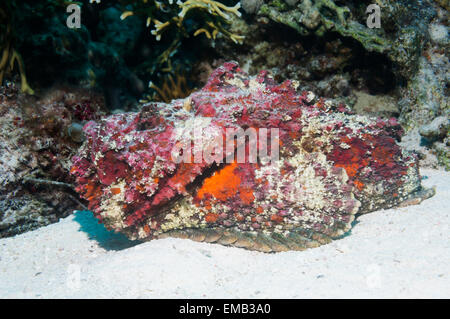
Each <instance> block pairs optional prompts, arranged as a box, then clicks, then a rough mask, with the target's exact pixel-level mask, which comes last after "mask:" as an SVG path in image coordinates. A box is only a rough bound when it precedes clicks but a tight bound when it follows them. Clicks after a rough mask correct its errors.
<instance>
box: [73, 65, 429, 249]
mask: <svg viewBox="0 0 450 319" xmlns="http://www.w3.org/2000/svg"><path fill="white" fill-rule="evenodd" d="M297 86H298V84H297V83H296V82H295V81H289V80H288V81H285V82H283V83H282V84H277V83H275V82H274V81H273V79H272V78H271V77H270V75H269V74H268V73H267V72H265V71H262V72H260V73H259V74H258V75H257V76H254V77H251V76H249V75H247V74H246V73H244V72H243V71H242V70H241V69H240V68H239V66H238V64H237V63H234V62H229V63H225V64H224V65H223V66H221V67H219V68H218V69H216V70H215V71H214V72H213V74H212V75H211V76H210V78H209V80H208V82H207V84H206V85H205V87H204V88H203V89H201V90H200V91H198V92H195V93H193V94H191V95H190V96H189V97H188V98H186V99H179V100H175V101H173V102H172V103H170V104H164V103H150V104H147V105H144V106H143V108H142V110H141V111H140V112H138V113H125V114H116V115H111V116H109V117H106V118H103V119H101V120H99V121H98V122H92V121H91V122H88V123H87V124H86V125H85V126H84V132H85V135H86V141H85V143H84V144H83V146H82V147H81V149H80V152H79V154H78V155H77V156H75V157H74V158H73V166H72V168H71V173H72V174H73V175H74V176H75V177H76V185H77V187H76V189H77V191H78V192H79V194H80V195H81V196H82V197H83V198H84V199H86V200H88V201H89V209H90V210H92V211H93V213H94V215H95V216H96V217H97V218H98V219H99V220H100V221H101V222H102V223H104V224H105V226H106V227H107V228H108V229H113V230H115V231H119V232H122V233H124V234H125V235H127V236H128V237H129V238H130V239H141V240H143V239H146V240H149V239H156V238H164V237H167V236H171V237H178V238H189V239H192V240H196V241H201V242H208V243H219V244H223V245H231V246H236V247H242V248H247V249H251V250H258V251H263V252H278V251H287V250H303V249H306V248H311V247H317V246H320V245H322V244H326V243H329V242H330V241H332V240H333V239H337V238H340V237H341V236H343V235H344V234H346V233H347V232H348V231H349V230H350V229H351V227H352V222H353V221H354V219H355V217H356V216H357V215H359V214H365V213H368V212H371V211H374V210H378V209H383V208H389V207H393V206H396V205H405V204H414V203H419V202H420V201H421V200H422V199H424V198H427V197H430V196H432V195H433V190H427V189H424V188H422V186H421V183H420V182H421V177H420V175H419V172H418V165H417V159H416V157H415V156H414V155H413V154H409V153H408V152H406V151H405V150H402V149H401V148H400V146H399V145H398V144H397V141H398V140H399V138H400V136H401V134H402V129H401V127H400V125H399V124H398V123H397V121H396V120H395V119H390V120H381V119H376V118H369V117H365V116H360V115H355V114H352V112H351V111H350V110H349V109H348V108H347V107H346V106H345V105H343V104H341V105H335V104H333V103H331V102H329V101H326V100H324V99H318V98H316V97H315V96H314V94H313V93H312V92H298V91H297ZM229 129H235V130H236V131H237V130H241V131H240V132H242V131H244V132H249V131H250V132H256V133H258V134H259V133H261V132H263V133H265V134H266V135H260V136H263V138H262V139H261V138H260V140H259V141H257V142H254V141H252V140H253V139H252V137H255V136H252V134H247V133H245V134H244V135H243V138H241V137H242V136H238V134H236V135H235V136H233V135H231V136H230V135H229V134H228V133H227V132H228V131H229ZM249 129H252V131H251V130H249ZM193 131H200V132H201V133H202V134H201V135H200V138H199V137H198V136H197V137H196V134H194V133H195V132H194V133H192V132H193ZM253 135H257V134H253ZM199 141H200V142H199ZM274 141H275V142H274ZM230 145H231V147H230ZM268 145H270V146H271V147H272V148H271V149H270V150H267V146H268ZM273 147H275V148H276V150H275V149H273ZM252 148H253V150H255V149H256V150H257V151H258V152H256V155H255V152H253V151H252ZM263 148H264V150H265V152H260V151H262V150H263ZM238 150H243V151H244V160H243V161H242V160H241V161H238V160H237V158H238V157H237V155H238V154H234V151H236V152H237V151H238ZM174 154H175V155H176V156H174ZM275 154H276V155H278V156H277V157H274V156H272V155H275ZM255 156H256V157H255ZM180 159H181V160H180ZM226 159H227V160H226ZM241 159H242V158H241Z"/></svg>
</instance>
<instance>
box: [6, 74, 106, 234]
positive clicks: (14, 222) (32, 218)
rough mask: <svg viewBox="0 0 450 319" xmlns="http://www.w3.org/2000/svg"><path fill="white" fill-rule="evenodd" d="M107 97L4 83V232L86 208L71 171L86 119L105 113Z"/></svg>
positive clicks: (33, 226) (18, 230) (29, 227)
mask: <svg viewBox="0 0 450 319" xmlns="http://www.w3.org/2000/svg"><path fill="white" fill-rule="evenodd" d="M103 105H104V102H103V98H102V97H101V96H99V95H95V94H92V93H90V92H87V91H85V90H76V89H67V88H66V89H64V88H60V89H58V90H56V89H53V90H51V91H49V92H47V93H46V94H43V95H42V97H40V98H37V97H32V96H27V95H23V94H20V93H19V88H18V87H16V86H15V85H14V84H12V83H10V84H8V85H6V86H4V87H1V88H0V237H6V236H13V235H16V234H20V233H23V232H25V231H29V230H33V229H36V228H38V227H42V226H45V225H48V224H50V223H54V222H57V221H58V220H59V219H60V218H61V217H65V216H68V215H69V214H71V213H72V212H73V210H74V209H83V207H84V205H83V203H82V202H81V201H80V199H79V198H78V196H77V194H76V192H75V191H74V188H73V186H72V183H73V181H74V179H73V178H72V177H71V176H70V175H69V168H70V165H71V158H72V156H74V155H75V154H76V151H77V149H78V147H79V146H80V145H81V143H82V142H83V141H84V134H83V131H82V127H83V124H84V123H86V121H88V120H94V119H98V118H99V117H100V116H101V115H104V114H105V113H104V112H103V111H102V108H103V107H104V106H103Z"/></svg>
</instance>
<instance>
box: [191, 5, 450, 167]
mask: <svg viewBox="0 0 450 319" xmlns="http://www.w3.org/2000/svg"><path fill="white" fill-rule="evenodd" d="M371 4H377V5H379V8H380V23H381V27H380V28H369V27H368V26H367V20H368V13H367V11H366V10H367V8H368V6H369V5H371ZM242 8H243V11H244V15H243V18H242V19H238V18H236V19H235V20H234V25H233V26H232V29H233V28H235V29H236V30H240V32H241V34H243V35H245V41H244V44H243V45H241V46H235V45H232V44H228V43H226V42H223V43H218V45H217V49H216V60H213V61H211V62H210V64H211V65H212V66H213V68H214V67H215V66H218V65H220V63H222V62H223V61H226V60H230V59H233V60H236V61H239V63H240V64H241V66H242V67H243V69H244V70H246V71H248V72H249V73H250V74H255V73H256V72H258V70H261V69H267V70H270V71H271V72H272V73H273V74H274V77H275V78H276V79H277V80H279V81H282V80H285V79H295V80H298V81H299V83H300V87H301V88H302V89H304V90H311V91H314V92H316V94H318V95H321V96H324V97H327V98H331V99H334V100H336V101H338V102H344V103H346V104H347V105H349V106H350V107H351V108H352V109H353V110H355V111H356V112H357V113H359V114H369V115H378V116H381V117H383V118H389V117H392V116H394V117H397V118H398V119H399V121H400V123H401V125H402V126H403V127H404V128H405V130H406V133H407V134H406V135H405V145H407V147H408V148H409V149H411V150H414V151H416V152H418V153H420V154H421V156H420V158H421V165H422V166H431V167H435V168H437V167H444V168H446V169H449V168H448V164H446V163H448V156H447V155H448V148H449V145H448V144H447V143H446V141H445V140H444V139H442V138H441V139H439V140H435V141H433V142H430V141H429V140H428V139H426V138H422V136H421V135H420V134H419V131H420V128H421V127H422V126H424V125H428V124H430V123H431V122H432V121H433V120H434V119H435V118H437V117H440V116H443V117H446V118H448V117H449V105H450V103H449V94H448V75H447V74H448V70H449V67H448V65H449V62H448V56H449V53H448V48H449V45H448V44H449V42H448V11H447V9H446V8H448V5H446V3H445V1H443V2H442V1H388V0H380V1H345V2H342V1H333V0H302V1H290V0H286V1H278V0H275V1H269V0H243V1H242ZM206 61H207V60H206V59H205V60H204V61H203V62H202V64H201V65H200V68H199V69H200V70H201V69H202V68H203V69H204V67H205V63H206ZM412 141H414V142H412ZM446 154H447V155H446Z"/></svg>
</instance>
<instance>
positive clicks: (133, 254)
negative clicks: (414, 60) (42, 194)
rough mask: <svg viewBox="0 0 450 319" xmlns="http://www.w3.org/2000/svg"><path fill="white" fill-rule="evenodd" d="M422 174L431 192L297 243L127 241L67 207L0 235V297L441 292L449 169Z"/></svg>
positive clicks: (449, 210)
mask: <svg viewBox="0 0 450 319" xmlns="http://www.w3.org/2000/svg"><path fill="white" fill-rule="evenodd" d="M422 175H423V176H424V177H425V179H424V181H423V184H424V185H425V186H426V187H431V186H436V190H437V194H436V195H435V196H434V197H433V198H431V199H428V200H426V201H424V202H423V203H422V204H421V205H418V206H410V207H405V208H399V209H389V210H383V211H377V212H374V213H371V214H367V215H364V216H361V217H359V218H358V223H357V224H356V225H355V226H354V228H353V229H352V231H351V233H350V234H349V235H348V236H345V237H344V238H342V239H340V240H337V241H334V242H333V243H331V244H328V245H325V246H322V247H319V248H315V249H310V250H306V251H301V252H295V251H292V252H284V253H277V254H264V253H259V252H253V251H247V250H243V249H239V248H232V247H224V246H221V245H215V244H204V243H197V242H193V241H190V240H181V239H162V240H154V241H150V242H146V243H143V244H139V245H134V244H132V243H130V242H128V241H127V240H125V239H124V238H123V237H122V236H120V235H117V234H112V233H110V232H107V231H106V230H105V229H104V228H103V226H102V225H99V224H97V222H96V219H94V218H93V217H92V214H91V213H90V212H76V213H75V214H73V215H71V216H69V217H67V218H65V219H63V220H61V221H60V222H58V223H56V224H53V225H49V226H47V227H44V228H41V229H38V230H35V231H32V232H28V233H25V234H22V235H18V236H15V237H11V238H4V239H0V298H449V297H450V277H449V275H450V273H449V270H450V240H449V239H450V232H449V230H450V228H449V225H450V205H449V200H450V173H446V172H441V171H435V170H422Z"/></svg>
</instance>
